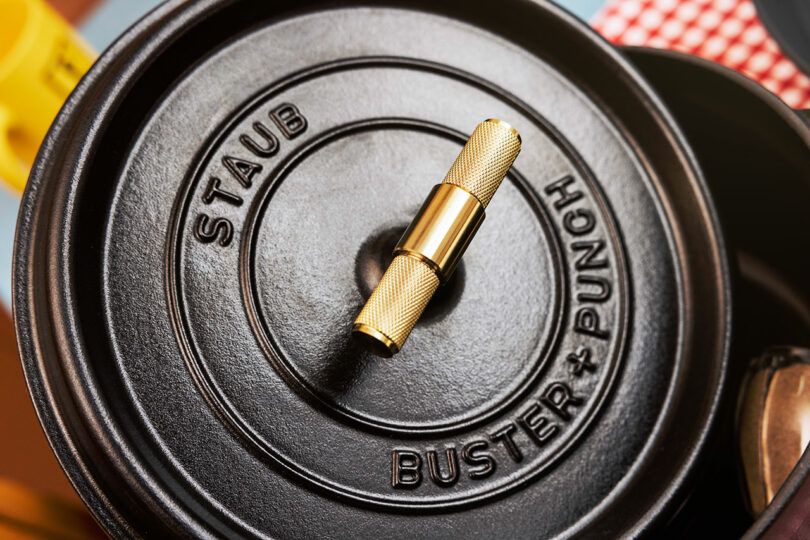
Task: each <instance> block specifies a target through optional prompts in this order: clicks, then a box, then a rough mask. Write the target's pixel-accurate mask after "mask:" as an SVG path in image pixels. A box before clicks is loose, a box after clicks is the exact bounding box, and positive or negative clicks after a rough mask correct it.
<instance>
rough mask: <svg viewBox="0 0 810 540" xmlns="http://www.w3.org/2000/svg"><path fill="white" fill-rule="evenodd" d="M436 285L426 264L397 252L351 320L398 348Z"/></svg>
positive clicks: (436, 281) (431, 271)
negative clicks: (358, 313)
mask: <svg viewBox="0 0 810 540" xmlns="http://www.w3.org/2000/svg"><path fill="white" fill-rule="evenodd" d="M438 287H439V278H438V276H437V275H436V273H435V272H434V271H433V269H431V268H430V267H429V266H428V265H427V264H426V263H424V262H422V261H420V260H418V259H416V258H414V257H410V256H408V255H398V256H397V257H394V260H393V261H391V265H390V266H389V267H388V270H386V271H385V274H383V277H382V279H381V280H380V283H379V285H377V288H376V289H374V292H373V293H372V294H371V297H369V299H368V301H367V302H366V305H365V306H364V307H363V311H361V312H360V315H358V316H357V320H355V321H354V322H355V324H365V325H367V326H370V327H371V328H374V329H376V330H377V331H379V332H381V333H383V334H385V336H386V337H388V339H390V340H391V341H393V342H394V343H396V344H397V347H399V348H400V349H401V348H402V344H403V343H405V340H406V339H407V338H408V334H410V333H411V330H412V329H413V326H414V325H415V324H416V321H417V320H419V317H420V315H422V311H424V310H425V306H427V304H428V302H429V301H430V299H431V297H432V296H433V293H435V292H436V289H437V288H438Z"/></svg>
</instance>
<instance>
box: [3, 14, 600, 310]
mask: <svg viewBox="0 0 810 540" xmlns="http://www.w3.org/2000/svg"><path fill="white" fill-rule="evenodd" d="M159 3H160V0H107V1H106V2H104V3H103V4H102V5H101V7H99V8H98V9H97V10H96V12H95V13H93V14H91V16H90V17H88V19H87V21H86V22H85V24H84V26H82V28H81V31H82V34H84V36H85V38H86V39H87V41H89V42H90V43H91V44H92V45H93V46H94V47H95V48H96V49H97V50H99V51H102V50H104V49H105V48H106V47H107V46H108V45H109V44H110V43H111V42H112V41H113V40H114V39H115V37H116V36H118V35H119V34H120V33H121V32H123V31H124V30H126V29H127V27H128V26H129V25H131V24H132V23H133V22H135V21H136V20H138V19H139V18H140V17H142V16H143V15H144V14H146V13H147V12H148V11H149V10H151V9H152V8H153V7H155V6H156V5H158V4H159ZM558 3H559V4H561V5H562V6H564V7H566V8H567V9H569V10H570V11H571V12H572V13H574V14H575V15H577V16H578V17H580V18H582V19H585V20H588V19H589V18H591V17H592V16H593V15H594V13H596V11H597V10H598V9H599V7H600V6H601V5H602V4H603V3H604V0H561V1H559V2H558ZM18 206H19V199H18V198H17V196H16V195H14V194H12V193H11V192H10V191H9V190H7V189H3V188H0V301H2V303H4V304H5V305H6V306H11V257H12V251H13V246H14V227H15V224H16V221H17V208H18Z"/></svg>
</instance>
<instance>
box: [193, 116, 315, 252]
mask: <svg viewBox="0 0 810 540" xmlns="http://www.w3.org/2000/svg"><path fill="white" fill-rule="evenodd" d="M268 116H269V118H270V120H272V121H273V124H274V125H275V127H276V128H277V129H278V131H279V132H280V133H281V135H282V136H283V137H284V138H285V139H287V140H292V139H295V138H296V137H298V136H299V135H301V134H302V133H304V132H305V131H306V130H307V125H308V124H307V119H306V118H305V117H304V115H303V114H301V111H300V110H298V107H296V106H295V105H293V104H292V103H282V104H281V105H278V106H276V107H273V108H272V109H270V111H269V112H268ZM253 130H254V131H255V134H249V133H242V134H240V135H239V142H240V143H241V145H242V147H243V148H244V150H246V152H245V155H241V156H230V155H226V156H223V157H222V166H223V168H224V170H225V171H227V176H226V177H225V178H226V179H225V180H224V181H223V180H222V179H221V178H220V176H214V175H211V176H209V178H208V183H207V184H206V187H205V189H204V190H203V192H202V194H201V195H200V198H201V199H202V201H203V202H204V203H205V204H207V205H210V204H212V203H213V202H214V201H222V202H224V203H226V204H229V205H232V206H242V204H243V202H244V200H243V198H242V196H241V192H242V191H244V190H249V189H250V188H252V187H253V178H254V177H255V176H256V175H257V174H259V173H260V172H262V170H263V169H264V167H265V162H266V160H268V159H271V158H272V157H273V156H275V155H276V154H277V153H278V150H279V146H280V143H279V138H278V136H276V135H275V134H274V133H273V131H272V130H271V129H270V127H269V126H268V125H267V124H266V123H265V122H261V121H256V122H254V123H253ZM257 139H258V140H257ZM233 235H234V226H233V222H232V221H231V220H230V219H228V218H225V217H217V216H210V215H208V214H207V213H200V214H199V215H197V218H196V220H195V222H194V236H195V238H196V239H197V240H198V241H200V242H202V243H203V244H210V243H213V242H216V243H217V244H219V245H220V246H222V247H227V246H228V245H230V243H231V241H232V240H233Z"/></svg>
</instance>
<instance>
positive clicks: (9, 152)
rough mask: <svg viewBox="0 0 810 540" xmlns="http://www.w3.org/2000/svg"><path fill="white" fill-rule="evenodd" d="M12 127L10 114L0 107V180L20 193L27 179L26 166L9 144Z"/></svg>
mask: <svg viewBox="0 0 810 540" xmlns="http://www.w3.org/2000/svg"><path fill="white" fill-rule="evenodd" d="M13 125H14V122H13V118H12V115H11V112H10V111H9V110H8V109H6V108H3V107H0V178H2V179H3V180H4V181H5V182H6V183H7V184H8V185H10V186H11V187H12V188H13V189H15V190H16V191H18V192H21V191H22V190H23V188H24V187H25V182H26V180H27V179H28V166H27V165H26V164H25V163H24V162H23V160H22V159H21V158H20V157H19V156H18V155H17V154H16V153H15V152H14V148H13V146H12V144H11V129H12V127H13Z"/></svg>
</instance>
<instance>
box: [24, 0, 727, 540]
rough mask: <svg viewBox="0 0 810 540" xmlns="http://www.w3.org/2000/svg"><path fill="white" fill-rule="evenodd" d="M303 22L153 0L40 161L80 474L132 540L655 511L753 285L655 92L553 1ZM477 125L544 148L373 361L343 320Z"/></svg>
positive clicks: (445, 527) (53, 387)
mask: <svg viewBox="0 0 810 540" xmlns="http://www.w3.org/2000/svg"><path fill="white" fill-rule="evenodd" d="M296 6H297V7H296V8H295V9H294V10H293V9H292V8H290V6H288V5H287V4H285V3H283V2H280V3H273V4H268V3H264V2H248V1H243V2H198V3H193V4H191V5H185V4H182V3H180V2H176V3H169V4H167V5H164V6H162V7H161V8H159V9H158V10H157V11H156V12H154V13H152V14H151V15H150V16H149V17H147V19H145V20H144V21H141V22H140V23H139V24H138V25H136V27H135V28H134V29H133V30H131V31H130V32H129V33H127V34H126V35H125V36H124V37H123V38H122V39H121V40H120V41H119V42H118V43H117V44H116V45H114V46H113V48H112V49H111V50H110V51H108V52H107V53H106V54H105V55H104V56H103V57H102V58H101V60H100V61H99V64H98V65H97V66H96V67H95V68H94V69H93V71H91V73H90V74H89V76H88V77H87V78H86V79H85V80H84V82H83V83H82V86H81V87H80V89H79V90H78V92H77V93H76V94H75V95H74V96H73V97H72V98H71V100H70V102H69V103H68V105H67V106H66V108H65V110H64V111H63V113H62V115H61V116H60V117H59V119H58V120H57V123H56V126H55V127H54V129H53V131H52V132H51V134H50V135H49V138H48V139H47V141H46V143H45V145H44V147H43V150H42V153H41V155H40V158H39V159H38V161H37V165H36V167H35V171H34V174H33V176H32V180H31V182H30V184H29V188H28V190H27V192H26V196H25V200H24V203H23V210H22V215H21V219H20V226H19V228H18V244H17V246H18V247H17V258H16V261H17V262H16V269H15V290H17V291H18V294H17V297H16V305H15V311H16V320H17V325H18V333H19V339H20V344H21V352H22V355H23V358H24V363H25V367H26V373H27V376H28V379H29V384H30V387H31V391H32V394H33V396H34V399H35V402H36V404H37V407H38V410H39V413H40V415H41V417H42V420H43V423H44V425H45V428H46V431H47V432H48V434H49V437H50V439H51V442H52V444H53V445H54V447H55V449H56V452H57V454H58V455H59V457H60V460H61V461H62V464H63V466H64V467H65V469H66V471H67V472H68V474H69V476H70V477H71V479H72V480H73V481H74V483H75V484H76V486H77V489H78V490H79V492H80V493H81V494H82V496H83V497H84V498H85V500H86V501H87V502H88V504H89V505H90V506H91V507H92V509H93V510H94V512H95V513H96V514H97V516H98V517H99V519H100V520H101V521H102V522H103V523H104V525H105V526H106V527H107V528H108V530H109V531H110V532H112V533H114V534H117V533H123V532H128V533H132V534H136V535H142V534H146V533H148V532H151V533H156V531H164V532H173V533H178V532H180V531H186V532H192V533H194V534H198V535H207V534H211V535H223V534H225V535H244V536H265V535H266V536H282V537H322V536H329V537H349V538H351V537H358V536H385V537H414V536H417V537H419V536H449V535H471V534H478V535H483V536H487V537H491V536H496V535H499V536H503V535H506V536H527V535H528V536H552V535H566V534H575V533H582V534H588V535H602V534H622V533H638V532H641V531H647V530H652V529H651V528H653V527H659V526H661V525H663V524H664V523H665V522H666V521H667V519H669V517H670V516H671V515H672V514H673V513H674V511H675V510H677V508H678V507H679V506H680V504H681V503H682V502H683V500H684V498H685V497H686V495H687V493H688V492H689V489H690V486H691V483H692V480H693V478H692V476H693V473H694V470H695V467H696V465H697V462H698V461H699V459H700V458H701V456H702V454H703V453H704V452H703V451H704V450H705V445H706V443H707V440H708V438H709V436H710V433H711V430H712V429H713V428H712V425H713V420H714V417H715V413H716V410H717V406H718V403H719V401H720V398H721V389H722V386H723V380H724V373H725V366H726V356H727V347H728V340H729V328H730V299H729V277H728V272H727V268H726V260H725V253H724V251H723V245H722V241H721V239H720V237H719V233H718V231H717V227H716V224H715V219H714V215H713V210H712V208H711V204H710V202H709V200H708V198H707V195H706V193H705V189H704V188H703V185H702V183H701V181H700V179H699V174H698V172H697V169H696V166H695V165H694V163H692V161H691V160H690V158H689V156H688V154H687V153H686V152H685V151H684V147H683V144H682V142H681V141H680V138H679V135H678V132H677V130H676V129H675V128H674V127H673V126H672V125H671V124H670V121H669V118H668V117H667V116H665V115H664V114H663V113H662V112H661V109H660V108H659V106H658V104H657V100H656V98H654V97H653V96H652V95H651V94H649V93H648V91H647V90H646V89H645V87H644V85H643V83H642V82H641V81H640V79H638V78H637V76H636V75H635V74H634V72H633V71H632V69H631V68H630V67H629V66H628V65H627V64H625V63H624V61H623V60H622V59H621V57H619V56H618V55H617V54H616V53H615V52H613V51H612V50H610V49H609V47H608V46H607V45H605V44H604V43H603V42H601V41H600V40H598V38H596V37H595V36H593V35H592V34H591V32H590V31H589V30H588V29H586V28H585V27H584V26H583V25H582V24H581V23H579V22H577V21H575V20H574V19H573V17H571V16H570V15H568V14H566V13H565V12H563V11H561V10H559V9H558V8H555V7H554V6H552V5H550V4H546V3H529V2H519V1H515V2H508V3H498V4H494V3H492V4H490V3H481V4H475V5H471V4H469V3H464V2H446V3H442V4H440V5H439V6H435V5H434V4H433V3H419V2H412V3H408V4H407V5H406V4H396V5H393V4H392V5H390V6H387V7H384V6H379V5H375V7H373V8H370V7H363V6H356V5H353V4H349V3H337V4H329V8H328V9H325V8H324V7H323V6H318V5H317V4H314V3H313V4H311V5H310V4H309V3H306V4H296ZM487 117H500V118H504V119H507V120H508V121H509V122H510V123H512V124H513V125H514V126H515V127H516V128H517V129H518V130H519V131H520V133H521V135H522V138H523V141H524V144H523V152H522V153H521V155H520V157H519V158H518V160H517V161H516V163H515V166H514V168H513V170H512V172H511V173H510V175H509V177H508V179H507V183H506V184H505V185H504V187H503V188H502V189H501V192H499V195H498V196H497V197H496V198H495V199H494V200H493V202H492V204H491V205H490V206H489V208H488V218H487V220H486V221H485V223H484V224H483V226H482V228H481V230H480V232H479V234H478V235H477V237H476V240H475V242H474V243H473V244H472V245H471V246H470V248H469V249H468V251H467V253H466V255H465V258H464V260H463V263H462V265H461V267H460V268H459V269H458V271H457V272H456V273H455V275H454V276H453V278H452V280H451V282H450V283H448V285H447V286H446V287H445V289H444V290H442V291H441V292H440V293H439V294H438V295H437V297H436V298H435V300H434V302H433V303H432V305H431V306H429V308H428V313H427V314H426V316H425V317H424V320H423V321H422V322H420V324H419V325H417V327H416V328H415V330H414V332H413V334H412V335H411V338H410V341H409V347H408V349H407V350H406V351H403V353H401V354H400V355H398V357H397V358H396V359H394V360H388V361H386V360H380V359H377V358H375V357H372V356H370V355H368V354H367V353H365V352H364V351H363V350H362V349H361V348H360V347H358V346H357V345H356V344H355V343H353V342H352V341H351V338H350V332H349V331H350V327H351V322H352V320H353V317H354V315H355V314H356V312H357V311H358V310H359V309H360V307H361V306H362V304H363V302H364V300H365V298H366V296H367V295H368V294H369V292H370V290H371V288H372V287H373V285H374V283H375V280H376V279H378V275H379V273H380V272H381V271H382V268H384V267H385V264H386V263H387V257H389V256H390V255H389V253H390V250H391V249H392V248H393V245H394V244H395V242H396V239H397V238H398V236H399V233H400V232H401V231H402V230H403V229H404V227H405V226H406V225H407V223H408V222H409V220H410V218H411V217H412V215H413V213H414V212H415V211H416V210H417V209H418V206H419V203H420V202H421V200H422V199H423V197H424V195H425V193H427V192H428V191H429V190H430V187H431V186H432V185H433V184H435V183H437V182H439V181H441V178H442V177H443V174H444V172H446V169H447V167H448V166H449V164H451V163H452V161H453V159H454V157H455V155H456V154H457V153H458V150H459V148H460V145H461V144H462V143H463V140H464V137H465V134H467V133H468V132H470V131H471V130H472V129H473V127H474V126H475V125H476V124H477V122H479V121H480V120H481V119H483V118H487ZM451 464H452V466H451Z"/></svg>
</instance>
